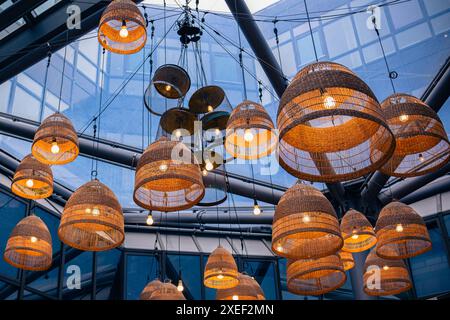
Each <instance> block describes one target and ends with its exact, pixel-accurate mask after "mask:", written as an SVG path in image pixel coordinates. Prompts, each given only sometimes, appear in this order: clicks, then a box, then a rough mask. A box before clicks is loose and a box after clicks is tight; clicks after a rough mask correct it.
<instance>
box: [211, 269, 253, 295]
mask: <svg viewBox="0 0 450 320" xmlns="http://www.w3.org/2000/svg"><path fill="white" fill-rule="evenodd" d="M237 279H238V281H239V283H238V285H237V286H235V287H233V288H228V289H219V290H217V292H216V300H260V299H259V298H258V292H257V291H256V288H255V284H254V280H253V279H252V278H251V277H250V276H248V275H246V274H242V273H239V274H238V277H237Z"/></svg>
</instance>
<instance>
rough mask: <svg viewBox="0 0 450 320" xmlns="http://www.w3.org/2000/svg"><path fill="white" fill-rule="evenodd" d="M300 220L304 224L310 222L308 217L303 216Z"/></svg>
mask: <svg viewBox="0 0 450 320" xmlns="http://www.w3.org/2000/svg"><path fill="white" fill-rule="evenodd" d="M302 220H303V222H304V223H308V222H310V221H311V218H310V217H309V216H308V215H305V216H304V217H303V219H302Z"/></svg>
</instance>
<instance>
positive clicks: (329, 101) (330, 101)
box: [323, 95, 336, 109]
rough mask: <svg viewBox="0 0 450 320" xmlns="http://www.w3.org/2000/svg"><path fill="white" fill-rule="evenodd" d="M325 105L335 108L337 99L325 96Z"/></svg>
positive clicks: (325, 106) (326, 107)
mask: <svg viewBox="0 0 450 320" xmlns="http://www.w3.org/2000/svg"><path fill="white" fill-rule="evenodd" d="M323 106H324V108H325V109H334V108H335V107H336V100H334V98H333V97H332V96H328V95H327V96H325V98H324V99H323Z"/></svg>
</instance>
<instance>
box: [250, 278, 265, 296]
mask: <svg viewBox="0 0 450 320" xmlns="http://www.w3.org/2000/svg"><path fill="white" fill-rule="evenodd" d="M250 280H251V282H252V285H253V288H254V290H255V292H256V297H257V298H258V300H266V297H265V296H264V291H263V290H262V288H261V286H260V285H259V283H258V281H256V280H255V279H254V278H253V277H250Z"/></svg>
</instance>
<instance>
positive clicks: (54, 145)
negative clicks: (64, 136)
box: [50, 141, 59, 154]
mask: <svg viewBox="0 0 450 320" xmlns="http://www.w3.org/2000/svg"><path fill="white" fill-rule="evenodd" d="M50 151H51V152H52V153H53V154H57V153H59V146H58V143H57V142H56V141H53V142H52V147H51V148H50Z"/></svg>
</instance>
